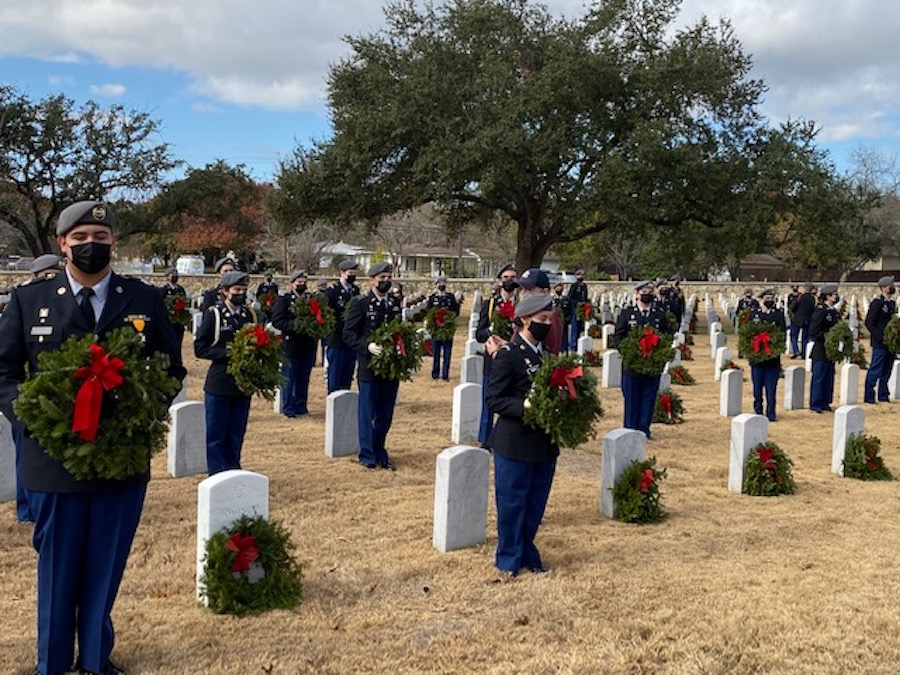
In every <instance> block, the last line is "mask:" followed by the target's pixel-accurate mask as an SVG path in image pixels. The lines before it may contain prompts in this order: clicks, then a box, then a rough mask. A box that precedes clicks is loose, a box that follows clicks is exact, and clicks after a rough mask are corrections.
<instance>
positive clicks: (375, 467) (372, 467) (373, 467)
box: [359, 462, 378, 469]
mask: <svg viewBox="0 0 900 675" xmlns="http://www.w3.org/2000/svg"><path fill="white" fill-rule="evenodd" d="M359 465H360V466H361V467H363V468H364V469H377V468H378V465H377V464H363V463H362V462H360V463H359Z"/></svg>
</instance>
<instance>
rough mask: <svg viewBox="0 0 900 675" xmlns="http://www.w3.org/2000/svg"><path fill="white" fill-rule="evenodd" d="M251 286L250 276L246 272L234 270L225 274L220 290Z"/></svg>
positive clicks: (221, 280)
mask: <svg viewBox="0 0 900 675" xmlns="http://www.w3.org/2000/svg"><path fill="white" fill-rule="evenodd" d="M249 284H250V275H249V274H247V273H246V272H239V271H238V270H232V271H231V272H225V274H223V275H222V278H221V279H220V280H219V288H228V287H230V286H248V285H249Z"/></svg>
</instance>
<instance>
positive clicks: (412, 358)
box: [369, 319, 425, 380]
mask: <svg viewBox="0 0 900 675" xmlns="http://www.w3.org/2000/svg"><path fill="white" fill-rule="evenodd" d="M369 342H374V343H375V344H378V345H381V346H382V347H383V348H384V350H383V351H382V353H381V354H379V355H378V356H375V355H372V357H371V358H370V359H369V367H370V368H371V369H372V372H373V373H375V374H376V375H378V377H383V378H385V379H388V380H411V379H412V374H413V372H415V371H416V370H418V369H419V366H421V365H422V355H423V353H424V351H425V350H424V347H423V346H422V340H421V338H420V337H419V334H418V333H417V332H416V328H415V326H413V324H411V323H409V322H406V321H400V320H399V319H394V320H393V321H389V322H387V323H384V324H382V325H380V326H379V327H378V328H376V329H375V330H373V331H372V333H371V334H370V335H369Z"/></svg>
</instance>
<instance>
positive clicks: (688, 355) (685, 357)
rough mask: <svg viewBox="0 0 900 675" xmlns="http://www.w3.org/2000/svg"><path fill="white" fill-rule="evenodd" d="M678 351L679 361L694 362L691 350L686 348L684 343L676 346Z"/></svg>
mask: <svg viewBox="0 0 900 675" xmlns="http://www.w3.org/2000/svg"><path fill="white" fill-rule="evenodd" d="M686 337H688V336H686ZM678 349H679V350H680V351H681V360H682V361H693V360H694V352H693V351H691V348H690V347H688V345H687V343H686V342H685V343H682V344H680V345H678Z"/></svg>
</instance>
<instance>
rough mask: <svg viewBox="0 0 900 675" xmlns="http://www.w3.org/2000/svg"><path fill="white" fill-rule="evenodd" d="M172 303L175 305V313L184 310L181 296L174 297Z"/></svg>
mask: <svg viewBox="0 0 900 675" xmlns="http://www.w3.org/2000/svg"><path fill="white" fill-rule="evenodd" d="M172 305H173V306H174V307H175V313H176V314H181V313H182V312H183V311H184V306H185V305H184V300H182V299H181V298H175V302H174V303H172Z"/></svg>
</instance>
